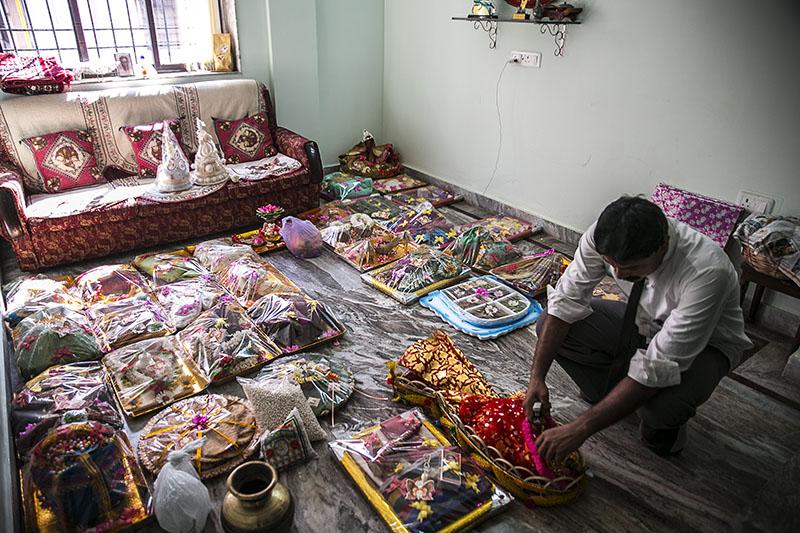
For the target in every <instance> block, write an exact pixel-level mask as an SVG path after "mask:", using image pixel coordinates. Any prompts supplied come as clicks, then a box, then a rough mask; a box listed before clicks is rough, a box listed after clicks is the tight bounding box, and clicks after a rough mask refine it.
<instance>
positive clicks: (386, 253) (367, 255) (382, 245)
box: [335, 234, 416, 272]
mask: <svg viewBox="0 0 800 533" xmlns="http://www.w3.org/2000/svg"><path fill="white" fill-rule="evenodd" d="M414 248H416V246H415V245H414V244H412V243H410V242H408V241H407V240H405V239H403V238H402V237H398V236H397V235H392V234H386V235H378V236H375V237H370V238H368V239H364V240H363V241H358V242H355V243H353V244H350V245H339V246H338V247H337V248H336V250H335V253H336V255H338V256H339V257H341V258H342V259H344V260H345V261H347V262H348V263H349V264H350V265H352V266H354V267H355V268H357V269H358V270H359V272H366V271H367V270H371V269H373V268H375V267H379V266H382V265H385V264H387V263H391V262H392V261H396V260H398V259H400V258H401V257H403V256H404V255H406V254H407V253H409V252H410V251H412V250H413V249H414Z"/></svg>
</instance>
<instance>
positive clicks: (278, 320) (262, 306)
mask: <svg viewBox="0 0 800 533" xmlns="http://www.w3.org/2000/svg"><path fill="white" fill-rule="evenodd" d="M324 309H325V308H324V307H323V305H322V304H321V303H320V302H318V301H317V300H313V299H311V298H309V297H307V296H305V295H303V294H269V295H267V296H264V297H263V298H261V299H259V300H258V301H257V302H255V303H254V304H253V305H252V306H251V307H250V308H249V309H248V313H249V314H250V316H251V317H252V319H253V321H254V322H255V323H256V324H257V325H258V327H259V329H260V330H261V331H263V332H264V333H266V334H267V336H269V338H270V339H272V340H273V342H275V344H277V345H278V346H280V347H281V349H282V350H283V351H284V352H286V353H291V352H296V351H298V350H300V349H302V348H304V347H306V346H308V345H310V344H313V343H315V342H316V341H318V340H321V339H322V338H325V337H332V336H334V335H337V334H338V333H339V331H338V330H337V329H336V328H335V327H333V326H331V325H329V324H328V322H327V321H326V320H325V310H324Z"/></svg>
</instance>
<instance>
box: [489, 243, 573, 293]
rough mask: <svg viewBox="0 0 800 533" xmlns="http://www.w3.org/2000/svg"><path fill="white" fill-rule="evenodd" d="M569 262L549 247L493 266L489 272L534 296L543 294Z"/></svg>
mask: <svg viewBox="0 0 800 533" xmlns="http://www.w3.org/2000/svg"><path fill="white" fill-rule="evenodd" d="M569 263H570V261H569V259H567V257H566V256H564V255H562V254H559V253H557V252H556V251H555V250H553V249H550V250H547V251H546V252H543V253H540V254H534V255H529V256H525V257H523V258H522V259H520V260H518V261H514V262H512V263H508V264H507V265H501V266H499V267H495V268H493V269H492V270H491V271H490V273H491V274H492V275H493V276H496V277H497V278H499V279H501V280H503V281H504V282H505V283H507V284H509V285H511V286H512V287H514V288H515V289H517V290H518V291H520V292H522V293H523V294H526V295H528V296H531V297H536V296H539V295H540V294H543V293H544V292H545V291H546V290H547V286H548V285H555V284H556V283H557V282H558V280H559V278H561V274H563V273H564V270H565V269H566V268H567V266H568V265H569Z"/></svg>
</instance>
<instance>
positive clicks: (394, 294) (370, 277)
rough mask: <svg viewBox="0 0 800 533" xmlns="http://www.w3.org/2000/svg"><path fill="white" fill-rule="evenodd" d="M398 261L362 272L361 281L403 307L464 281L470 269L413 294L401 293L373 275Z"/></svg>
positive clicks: (465, 268)
mask: <svg viewBox="0 0 800 533" xmlns="http://www.w3.org/2000/svg"><path fill="white" fill-rule="evenodd" d="M400 259H403V258H402V257H401V258H400ZM400 259H397V260H395V261H392V262H391V263H389V264H387V265H383V266H380V267H378V268H376V269H374V270H369V271H367V272H364V273H363V274H361V280H362V281H363V282H364V283H366V284H367V285H369V286H370V287H374V288H375V289H378V290H379V291H380V292H382V293H384V294H386V295H387V296H389V297H390V298H392V299H394V300H396V301H398V302H400V303H401V304H403V305H411V304H413V303H414V302H416V301H417V300H419V299H420V298H422V297H423V296H425V295H426V294H428V293H431V292H433V291H436V290H439V289H445V288H447V287H449V286H451V285H454V284H456V283H458V282H459V281H462V280H464V279H466V278H467V277H469V274H470V269H469V268H468V267H464V268H463V269H462V270H461V272H460V273H459V274H458V276H456V277H453V278H447V279H443V280H439V281H437V282H435V283H433V284H431V285H428V286H427V287H423V288H421V289H419V290H416V291H414V292H401V291H398V290H397V289H393V288H391V287H389V286H388V285H386V284H385V283H383V282H382V281H378V280H377V279H375V275H377V274H380V273H381V272H383V271H385V270H389V269H391V268H393V267H394V265H395V263H397V262H398V261H400ZM401 294H403V295H408V299H401V298H400V297H399V295H401Z"/></svg>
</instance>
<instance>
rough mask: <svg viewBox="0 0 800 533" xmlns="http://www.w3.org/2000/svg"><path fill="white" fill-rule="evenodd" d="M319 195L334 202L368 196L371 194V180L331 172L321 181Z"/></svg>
mask: <svg viewBox="0 0 800 533" xmlns="http://www.w3.org/2000/svg"><path fill="white" fill-rule="evenodd" d="M320 194H321V195H322V196H324V197H326V198H330V199H334V200H345V199H347V198H358V197H360V196H368V195H370V194H372V178H365V177H362V176H354V175H353V174H346V173H344V172H331V173H330V174H326V175H325V177H324V178H323V179H322V185H321V188H320Z"/></svg>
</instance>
